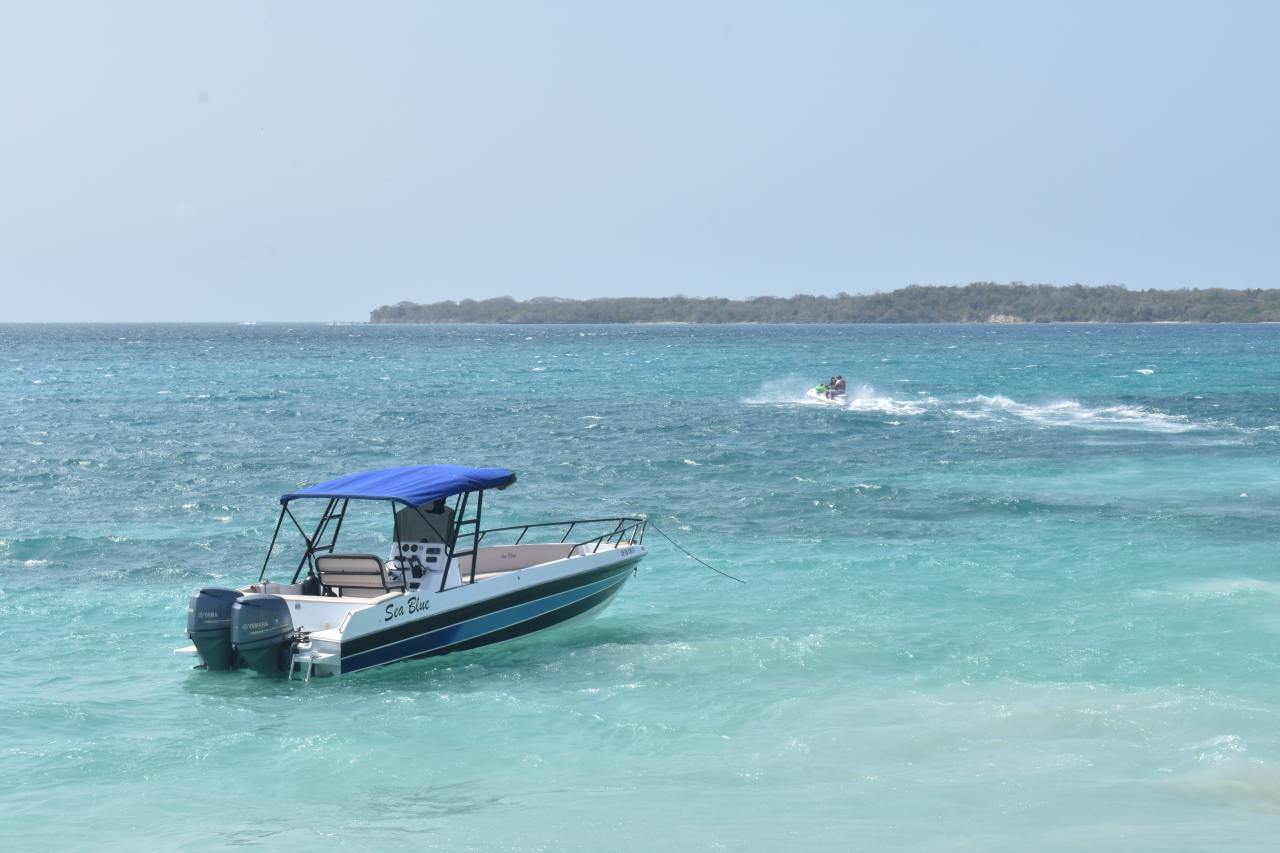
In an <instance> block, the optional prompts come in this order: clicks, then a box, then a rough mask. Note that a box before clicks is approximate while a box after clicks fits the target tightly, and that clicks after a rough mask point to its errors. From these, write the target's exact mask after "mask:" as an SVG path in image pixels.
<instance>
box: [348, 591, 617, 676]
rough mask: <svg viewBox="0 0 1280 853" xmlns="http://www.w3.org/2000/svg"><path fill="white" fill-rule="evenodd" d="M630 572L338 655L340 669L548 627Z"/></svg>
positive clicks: (606, 595)
mask: <svg viewBox="0 0 1280 853" xmlns="http://www.w3.org/2000/svg"><path fill="white" fill-rule="evenodd" d="M630 575H631V571H630V570H627V571H622V572H619V573H618V574H616V575H611V576H609V577H607V578H604V579H603V580H599V581H596V582H595V583H592V584H587V585H585V586H580V587H576V588H574V589H571V590H566V591H564V592H560V593H556V594H554V595H548V596H546V597H544V598H539V599H536V600H534V601H529V602H526V603H524V604H519V605H516V606H514V607H509V608H507V609H505V610H500V611H497V612H495V613H489V614H486V615H484V616H478V617H476V618H474V619H468V620H465V621H463V622H458V623H455V624H453V625H447V626H445V627H443V628H438V629H436V630H434V631H428V632H426V633H424V634H419V635H417V636H414V637H409V638H407V639H404V640H400V641H398V642H395V643H390V644H388V645H385V646H380V647H378V648H376V649H369V650H368V651H364V652H358V653H356V654H354V655H350V656H349V657H344V658H343V659H342V672H343V673H344V674H345V673H349V672H355V671H356V670H360V669H367V668H369V667H371V666H380V665H381V664H385V663H391V662H393V661H398V660H404V659H405V658H412V657H424V656H426V655H432V654H440V653H442V652H444V651H446V650H448V649H450V648H452V647H455V646H463V645H465V646H466V647H468V648H475V647H476V646H481V645H487V642H500V641H502V640H507V639H512V638H513V637H516V636H521V635H523V634H525V633H532V632H533V631H537V630H541V629H542V628H547V627H551V626H552V625H555V624H558V623H559V622H561V621H564V620H565V619H570V618H572V617H573V616H575V615H577V613H578V611H579V610H580V609H581V608H578V607H576V605H579V604H581V603H583V602H585V601H587V599H592V598H599V600H598V601H594V602H592V603H591V607H592V608H595V607H598V606H600V605H601V604H603V603H605V602H606V601H608V600H609V599H610V598H612V597H613V596H614V595H616V594H617V592H618V590H619V589H621V588H622V585H623V584H624V583H626V581H627V578H628V577H629V576H630ZM558 611H563V617H562V618H560V619H555V618H550V621H548V618H549V617H554V615H556V614H557V612H558ZM522 623H530V624H529V627H528V630H527V631H520V630H518V629H519V627H520V625H521V624H522ZM486 635H498V636H495V637H494V639H493V640H492V641H486V640H485V639H484V638H485V636H486Z"/></svg>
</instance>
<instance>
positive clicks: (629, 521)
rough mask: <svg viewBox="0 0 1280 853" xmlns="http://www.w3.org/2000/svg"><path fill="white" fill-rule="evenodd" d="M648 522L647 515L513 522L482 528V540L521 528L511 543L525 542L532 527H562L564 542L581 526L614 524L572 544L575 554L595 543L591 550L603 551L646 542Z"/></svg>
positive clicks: (561, 538) (481, 541) (536, 528)
mask: <svg viewBox="0 0 1280 853" xmlns="http://www.w3.org/2000/svg"><path fill="white" fill-rule="evenodd" d="M647 523H648V522H647V521H646V520H645V519H643V518H628V517H620V518H579V519H574V520H572V521H543V522H539V523H536V524H513V525H511V526H510V527H491V528H489V529H488V530H481V531H480V536H479V542H480V543H483V542H484V539H485V537H486V536H490V535H493V534H498V533H513V532H515V531H517V530H518V531H520V533H519V535H518V536H516V541H514V542H512V543H510V544H512V545H519V544H520V543H521V542H523V541H524V538H525V537H526V536H528V535H529V531H531V530H534V531H542V530H548V529H556V532H559V530H558V528H562V527H563V528H564V533H563V534H562V535H561V536H560V540H559V541H560V542H561V543H567V542H569V541H570V540H569V537H570V536H572V535H573V531H574V530H577V529H579V528H580V527H584V526H587V525H592V524H612V525H613V529H611V530H607V531H605V532H604V533H601V534H600V535H598V536H593V537H591V538H590V539H584V540H582V541H575V542H573V543H572V549H571V553H572V550H573V549H578V550H580V551H581V552H586V551H587V549H588V547H590V546H592V545H594V546H595V547H594V548H592V550H591V552H592V553H594V552H595V551H599V550H600V549H601V548H602V547H604V546H605V545H621V544H622V543H623V542H630V543H634V544H637V545H639V544H641V543H643V542H644V531H645V526H646V525H647ZM534 535H535V536H536V535H537V534H536V533H535V534H534ZM502 538H507V537H502Z"/></svg>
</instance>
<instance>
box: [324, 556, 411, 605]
mask: <svg viewBox="0 0 1280 853" xmlns="http://www.w3.org/2000/svg"><path fill="white" fill-rule="evenodd" d="M316 574H317V575H319V576H320V583H322V584H324V585H325V586H327V587H331V588H335V589H337V590H338V594H339V595H341V596H346V597H356V598H377V597H378V596H380V595H385V594H386V593H388V592H404V591H405V580H404V576H403V575H401V576H400V578H399V579H397V580H393V579H392V578H391V576H390V575H389V574H388V573H387V567H386V565H385V564H384V563H383V562H382V560H380V559H379V558H378V557H377V556H375V555H373V554H322V555H320V556H318V557H316Z"/></svg>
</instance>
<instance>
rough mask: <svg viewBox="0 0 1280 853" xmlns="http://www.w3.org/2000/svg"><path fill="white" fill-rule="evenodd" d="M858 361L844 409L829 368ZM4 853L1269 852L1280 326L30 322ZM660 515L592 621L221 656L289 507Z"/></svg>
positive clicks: (0, 465)
mask: <svg viewBox="0 0 1280 853" xmlns="http://www.w3.org/2000/svg"><path fill="white" fill-rule="evenodd" d="M836 373H839V374H842V375H843V376H844V377H845V378H846V379H847V380H848V384H849V389H850V400H849V402H848V404H847V405H845V406H828V405H823V404H813V403H806V402H805V400H804V392H805V390H806V388H808V387H809V386H811V385H813V384H815V383H816V382H818V381H820V380H824V379H826V378H828V377H829V376H831V375H833V374H836ZM0 446H2V447H3V452H0V780H3V784H2V785H0V839H3V841H0V845H3V847H4V848H5V849H9V850H22V851H28V850H64V849H93V850H121V851H124V850H128V851H137V850H205V849H213V848H228V847H236V848H240V847H249V848H261V849H268V850H290V851H308V850H339V849H343V850H362V849H413V850H428V849H440V850H449V851H470V850H476V851H491V850H509V851H518V850H543V851H554V850H592V851H598V850H621V851H630V850H691V851H720V850H920V851H987V850H1037V851H1044V850H1053V851H1059V850H1060V851H1069V850H1070V851H1074V850H1081V849H1091V850H1124V851H1146V850H1150V851H1171V850H1228V849H1229V850H1235V851H1239V850H1268V851H1269V850H1274V849H1276V846H1277V843H1278V842H1277V839H1280V562H1278V561H1277V557H1278V556H1280V327H1277V326H1198V325H1144V326H1093V325H1067V326H985V325H983V326H966V325H956V326H837V327H801V326H730V327H699V326H682V325H672V326H592V327H580V326H573V327H569V326H558V327H544V326H539V327H492V326H466V327H463V326H453V327H429V326H367V325H349V326H341V325H338V326H323V325H294V326H288V325H244V326H233V325H189V326H188V325H137V326H123V325H83V326H80V325H50V326H12V325H10V326H0ZM425 462H458V463H466V464H478V465H503V466H508V467H510V468H513V469H514V470H516V471H517V472H518V474H519V478H520V479H519V482H518V483H517V484H516V485H515V486H514V487H513V488H511V489H509V490H507V491H506V492H503V493H500V494H496V495H494V496H491V500H490V501H486V511H487V512H488V513H491V515H488V516H487V519H486V520H487V521H489V522H491V523H498V522H514V521H516V520H521V521H531V520H543V519H553V518H564V517H575V516H588V517H589V516H608V515H619V514H637V513H644V514H647V515H648V516H649V517H650V518H651V519H652V520H653V521H655V522H656V523H657V524H658V525H659V526H660V527H661V528H662V529H663V530H664V531H666V532H667V533H668V534H670V535H671V536H672V537H674V538H675V539H677V540H678V541H679V542H680V543H681V544H682V545H683V546H684V547H685V548H687V549H688V550H690V551H691V552H693V553H694V554H696V555H698V556H699V557H701V558H702V559H704V560H706V561H707V562H709V563H711V564H712V565H714V566H716V567H717V568H720V569H722V570H724V571H726V572H729V573H731V574H733V575H735V576H737V577H740V578H742V579H743V580H745V581H747V583H746V584H738V583H734V582H733V581H730V580H727V579H725V578H723V577H721V576H719V575H716V574H714V573H712V572H710V571H708V570H706V569H705V568H702V567H701V566H699V565H698V564H697V563H695V562H694V561H692V560H690V559H688V558H687V557H685V556H684V555H683V554H681V553H680V552H679V551H677V550H675V549H674V548H672V547H670V546H669V545H667V544H666V543H665V542H664V541H663V540H662V539H661V537H659V536H656V535H653V534H652V533H651V535H650V537H649V538H648V540H647V544H649V546H650V554H649V556H648V557H647V558H646V560H645V562H644V563H643V564H642V565H641V568H640V572H639V574H638V575H637V576H636V577H635V578H634V579H632V580H631V581H630V582H629V583H628V584H627V586H626V588H625V589H624V590H623V592H622V594H621V595H620V596H619V597H618V598H617V599H616V600H615V602H614V603H613V604H612V605H611V607H610V608H609V609H608V610H606V611H605V612H604V614H603V615H601V617H600V618H598V619H597V620H595V621H593V622H590V623H586V624H583V625H578V626H572V627H569V628H565V629H563V630H559V631H553V632H549V633H546V634H543V635H541V636H539V637H535V638H530V639H527V640H523V641H517V642H515V643H510V644H507V645H503V646H498V647H494V648H490V649H484V650H478V651H472V652H465V653H460V654H457V655H452V656H447V657H442V658H435V659H432V660H428V661H423V662H413V663H406V664H397V665H394V666H391V667H387V668H384V669H380V670H374V671H371V672H367V673H363V674H358V675H355V676H351V677H348V678H341V679H330V680H325V681H313V682H312V683H310V684H307V685H304V684H302V683H300V682H294V683H288V682H283V681H274V680H270V679H266V678H262V677H259V676H256V675H252V674H246V673H233V674H229V675H225V674H224V675H218V674H210V673H204V672H200V671H193V670H192V669H191V661H190V660H189V659H187V658H180V657H175V656H174V655H173V654H172V650H173V649H174V648H176V647H178V646H181V645H185V644H186V639H185V637H184V629H185V618H186V605H187V598H188V596H189V595H190V594H191V593H192V592H193V591H194V590H195V589H196V588H198V587H200V586H203V585H239V584H242V583H246V582H248V581H251V580H256V579H257V577H258V571H259V568H260V565H261V561H262V557H263V555H264V553H265V549H266V545H267V542H268V540H269V539H270V536H271V533H272V529H273V526H274V523H275V518H276V511H277V506H278V505H277V498H278V496H279V495H280V494H282V493H284V492H286V491H289V490H292V489H293V488H295V487H296V486H299V485H302V484H307V483H312V482H316V481H319V480H323V479H328V478H331V477H334V476H337V475H339V474H343V473H347V472H351V471H357V470H362V469H367V468H375V467H381V466H387V465H398V464H409V463H425Z"/></svg>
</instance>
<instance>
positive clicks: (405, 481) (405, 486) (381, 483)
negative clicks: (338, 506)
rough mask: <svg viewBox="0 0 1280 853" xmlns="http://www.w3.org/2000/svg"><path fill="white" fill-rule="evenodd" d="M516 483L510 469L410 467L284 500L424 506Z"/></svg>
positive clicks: (323, 486)
mask: <svg viewBox="0 0 1280 853" xmlns="http://www.w3.org/2000/svg"><path fill="white" fill-rule="evenodd" d="M515 481H516V475H515V474H514V473H513V472H512V471H510V470H509V469H507V468H468V467H466V466H464V465H406V466H404V467H403V468H383V469H381V470H378V471H361V472H359V473H358V474H347V475H346V476H345V477H339V478H338V479H336V480H330V481H328V482H327V483H317V484H316V485H314V486H307V487H306V488H305V489H299V490H298V491H296V492H290V493H289V494H287V495H281V496H280V503H282V504H287V503H288V502H289V501H292V500H296V499H298V498H351V499H362V500H375V501H378V500H380V501H402V502H404V503H407V504H411V505H413V506H422V505H423V504H426V503H431V502H432V501H436V500H440V499H441V498H447V497H449V496H450V495H458V494H462V493H463V492H474V491H476V490H477V489H505V488H506V487H507V486H509V485H511V484H512V483H514V482H515Z"/></svg>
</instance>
